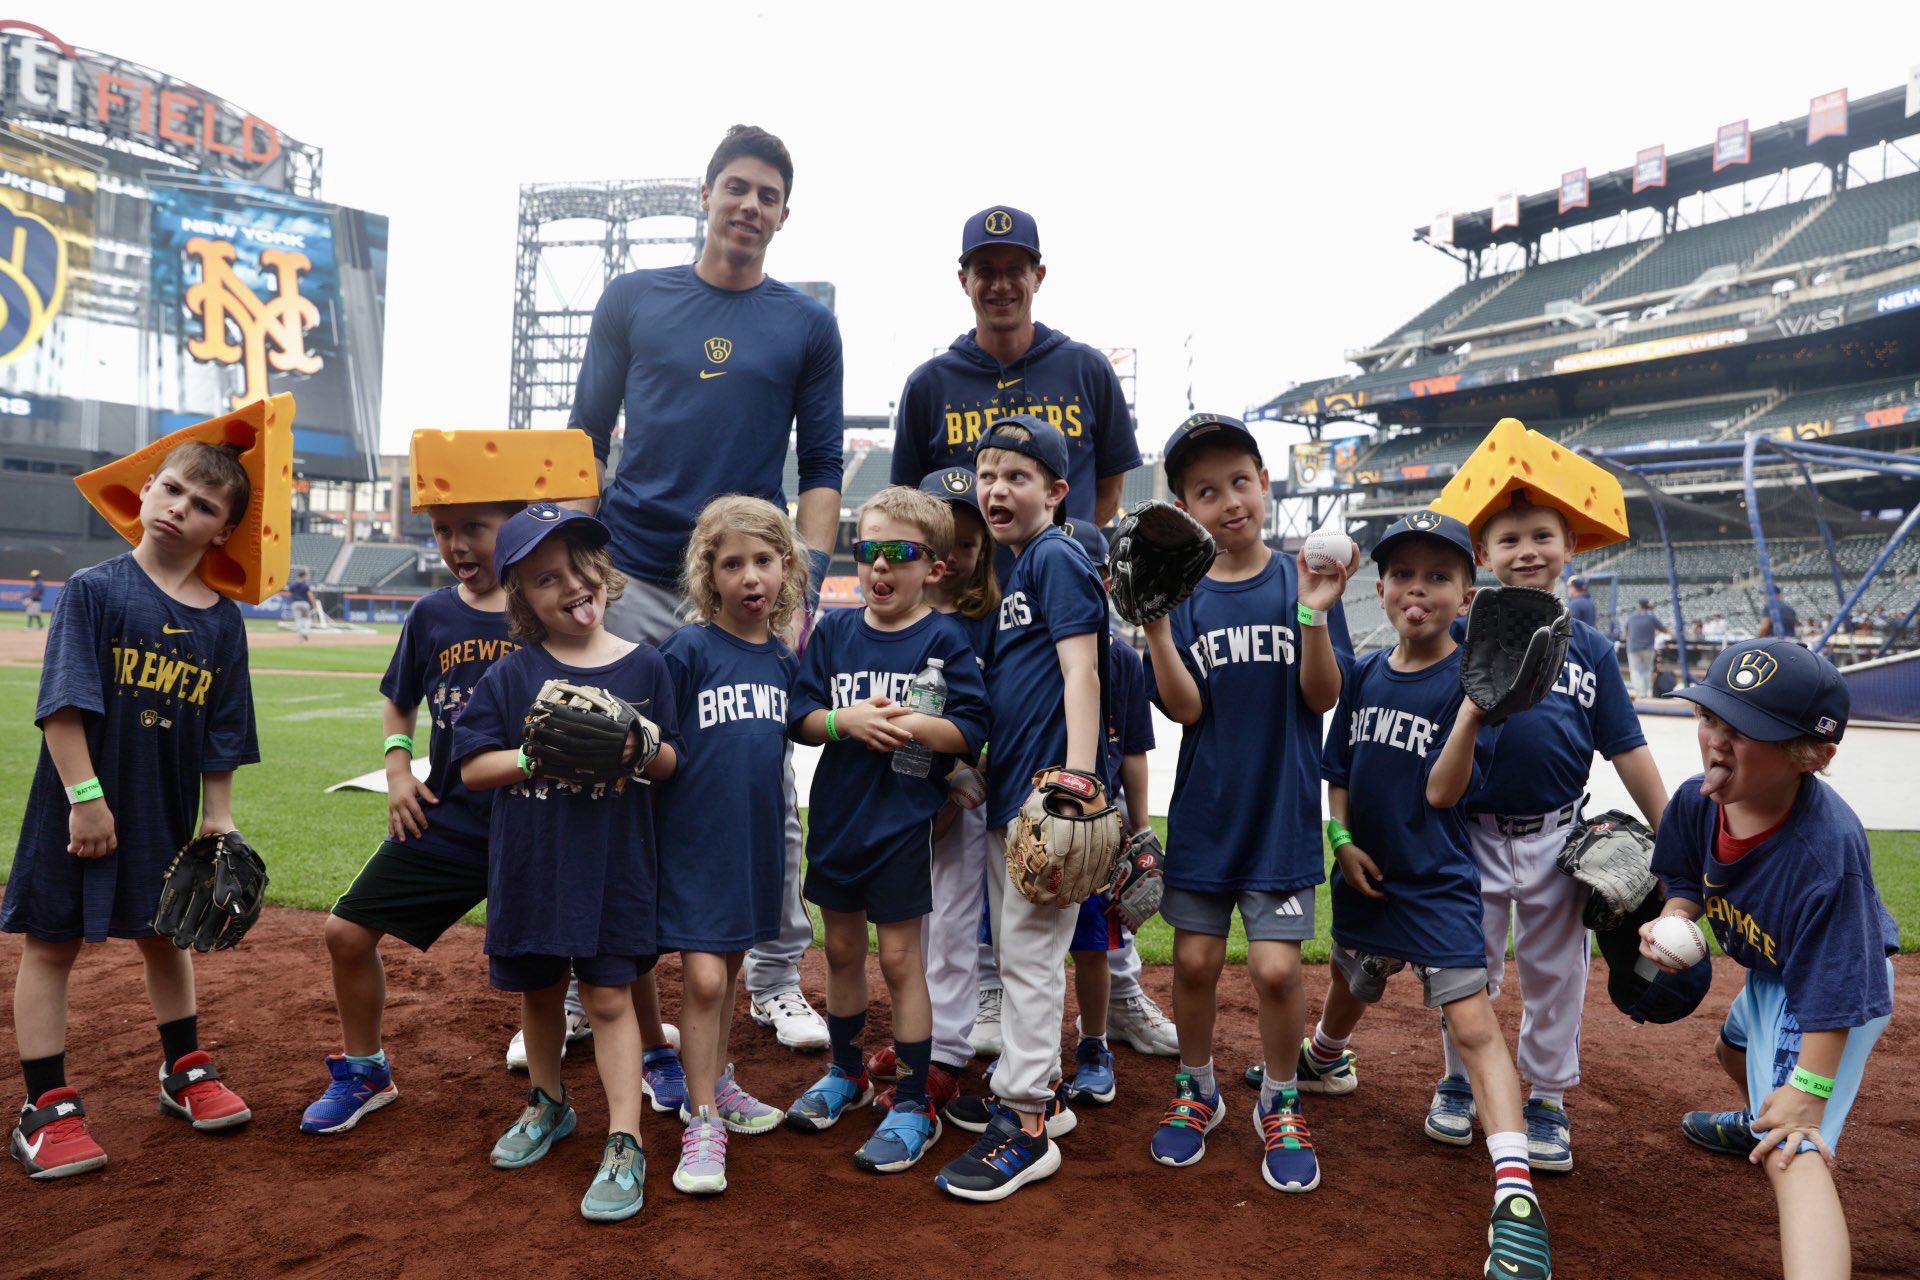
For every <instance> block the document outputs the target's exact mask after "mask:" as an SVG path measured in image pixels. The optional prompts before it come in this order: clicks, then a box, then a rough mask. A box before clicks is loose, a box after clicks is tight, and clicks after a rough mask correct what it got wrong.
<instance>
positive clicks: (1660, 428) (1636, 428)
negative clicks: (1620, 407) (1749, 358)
mask: <svg viewBox="0 0 1920 1280" xmlns="http://www.w3.org/2000/svg"><path fill="white" fill-rule="evenodd" d="M1759 403H1760V401H1759V399H1758V398H1755V399H1748V400H1731V401H1722V402H1719V403H1716V404H1711V405H1697V406H1692V407H1686V408H1676V409H1649V410H1642V411H1637V412H1617V413H1612V414H1609V415H1608V416H1607V417H1606V418H1605V419H1604V420H1602V421H1601V422H1600V423H1599V425H1597V426H1595V427H1593V428H1592V429H1591V430H1589V431H1587V432H1585V433H1584V434H1582V435H1581V436H1580V437H1579V438H1578V439H1577V440H1576V441H1575V442H1574V443H1575V444H1576V445H1577V446H1578V447H1579V448H1580V449H1582V450H1584V451H1587V452H1590V453H1592V452H1600V451H1603V450H1607V449H1620V448H1625V447H1627V446H1629V445H1638V444H1651V443H1653V442H1654V441H1657V440H1670V441H1673V442H1674V443H1676V444H1678V443H1683V442H1694V441H1706V440H1712V439H1714V438H1715V437H1717V436H1719V435H1720V434H1721V433H1722V432H1724V431H1725V430H1726V429H1727V428H1728V427H1730V426H1731V425H1732V424H1733V423H1735V422H1737V421H1739V419H1740V418H1742V417H1743V416H1745V415H1746V414H1748V413H1750V412H1752V411H1753V409H1754V407H1755V406H1756V405H1758V404H1759Z"/></svg>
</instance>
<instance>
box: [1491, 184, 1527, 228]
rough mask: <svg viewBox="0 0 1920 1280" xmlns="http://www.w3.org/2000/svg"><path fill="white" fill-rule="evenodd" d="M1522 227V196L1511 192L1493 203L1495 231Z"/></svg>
mask: <svg viewBox="0 0 1920 1280" xmlns="http://www.w3.org/2000/svg"><path fill="white" fill-rule="evenodd" d="M1519 225H1520V195H1519V193H1518V192H1514V191H1509V192H1507V193H1505V194H1504V195H1502V196H1500V197H1499V198H1498V199H1496V200H1495V201H1494V202H1493V229H1494V230H1495V231H1498V230H1500V229H1501V228H1502V227H1517V226H1519Z"/></svg>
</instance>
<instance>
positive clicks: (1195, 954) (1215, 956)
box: [1173, 932, 1227, 986]
mask: <svg viewBox="0 0 1920 1280" xmlns="http://www.w3.org/2000/svg"><path fill="white" fill-rule="evenodd" d="M1226 952H1227V944H1226V939H1225V938H1215V937H1211V936H1209V935H1207V934H1203V933H1186V932H1180V933H1177V934H1175V935H1174V940H1173V976H1174V980H1175V981H1177V982H1182V983H1187V984H1190V985H1191V984H1200V985H1209V986H1210V985H1212V984H1213V983H1215V982H1218V981H1219V979H1220V970H1221V968H1222V966H1223V965H1224V964H1225V963H1226Z"/></svg>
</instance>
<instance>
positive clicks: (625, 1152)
mask: <svg viewBox="0 0 1920 1280" xmlns="http://www.w3.org/2000/svg"><path fill="white" fill-rule="evenodd" d="M646 1181H647V1157H646V1156H645V1154H643V1153H642V1152H641V1150H640V1140H639V1139H638V1138H636V1137H634V1136H633V1135H632V1134H630V1133H615V1134H610V1135H608V1137H607V1145H606V1146H605V1147H604V1148H603V1149H602V1150H601V1152H600V1171H599V1172H598V1173H596V1174H594V1175H593V1182H592V1184H591V1185H589V1186H588V1187H587V1194H585V1195H584V1196H581V1197H580V1216H581V1217H583V1218H585V1219H586V1220H587V1221H588V1222H624V1221H626V1220H627V1219H628V1218H631V1217H632V1216H633V1215H634V1214H636V1213H638V1212H640V1204H641V1201H642V1200H644V1199H645V1198H646Z"/></svg>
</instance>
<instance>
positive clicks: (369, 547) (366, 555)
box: [338, 542, 421, 588]
mask: <svg viewBox="0 0 1920 1280" xmlns="http://www.w3.org/2000/svg"><path fill="white" fill-rule="evenodd" d="M420 554H421V552H420V548H418V547H407V546H396V545H394V544H392V543H386V542H361V543H357V544H355V546H354V548H353V554H352V555H351V556H349V557H348V559H347V567H346V568H345V569H343V570H342V571H341V573H340V578H339V582H338V585H340V586H343V587H358V588H366V587H381V586H385V585H387V583H388V581H389V580H390V579H392V578H396V577H398V576H400V574H401V573H403V572H405V571H406V570H408V569H411V568H413V567H414V565H416V564H418V563H419V560H420Z"/></svg>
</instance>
